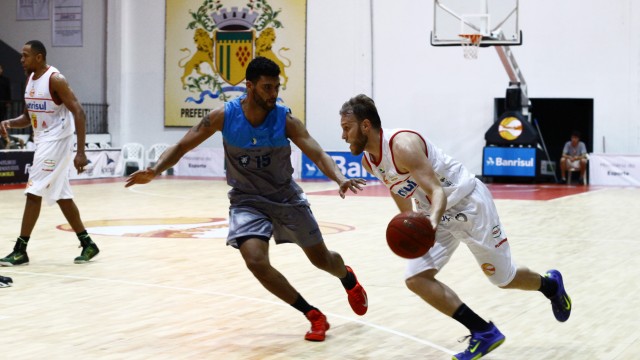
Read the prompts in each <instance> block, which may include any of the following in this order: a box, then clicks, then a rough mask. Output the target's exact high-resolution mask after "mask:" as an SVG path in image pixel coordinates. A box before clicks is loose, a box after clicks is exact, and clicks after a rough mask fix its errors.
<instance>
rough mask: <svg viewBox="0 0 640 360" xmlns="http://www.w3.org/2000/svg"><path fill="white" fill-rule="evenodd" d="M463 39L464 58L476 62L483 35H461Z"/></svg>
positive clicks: (461, 43)
mask: <svg viewBox="0 0 640 360" xmlns="http://www.w3.org/2000/svg"><path fill="white" fill-rule="evenodd" d="M459 36H460V37H461V38H462V41H461V42H460V45H462V51H463V53H464V58H465V59H469V60H475V59H477V58H478V49H479V48H480V43H481V42H482V34H460V35H459Z"/></svg>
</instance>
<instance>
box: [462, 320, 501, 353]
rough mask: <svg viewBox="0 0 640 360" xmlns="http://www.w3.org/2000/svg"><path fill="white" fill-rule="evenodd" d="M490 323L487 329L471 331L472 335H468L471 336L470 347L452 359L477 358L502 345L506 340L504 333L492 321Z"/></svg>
mask: <svg viewBox="0 0 640 360" xmlns="http://www.w3.org/2000/svg"><path fill="white" fill-rule="evenodd" d="M489 325H490V326H491V327H490V328H489V330H487V331H483V332H471V335H469V336H467V337H470V338H471V339H470V340H469V347H468V348H467V349H466V350H465V351H464V352H461V353H459V354H456V355H454V356H453V358H452V359H453V360H477V359H480V358H481V357H483V356H485V355H487V354H488V353H490V352H491V351H493V350H495V349H496V348H497V347H498V346H500V345H502V343H503V342H504V340H505V337H504V335H502V333H501V332H500V330H498V328H497V327H496V326H495V325H494V324H493V323H492V322H491V323H489Z"/></svg>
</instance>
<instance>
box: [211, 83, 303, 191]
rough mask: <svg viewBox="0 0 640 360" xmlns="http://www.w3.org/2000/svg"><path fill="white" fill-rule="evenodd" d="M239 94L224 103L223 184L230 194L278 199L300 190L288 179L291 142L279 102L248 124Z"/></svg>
mask: <svg viewBox="0 0 640 360" xmlns="http://www.w3.org/2000/svg"><path fill="white" fill-rule="evenodd" d="M244 98H245V95H243V96H240V97H238V98H236V99H234V100H232V101H230V102H227V103H225V105H224V126H223V128H222V137H223V145H224V150H225V152H224V153H225V163H226V172H227V184H229V185H230V186H231V187H232V188H233V189H232V191H231V193H238V192H239V193H244V194H250V195H262V196H265V197H267V198H269V199H271V200H274V201H280V200H283V199H284V198H286V197H287V196H291V195H292V191H293V193H299V192H301V190H300V188H299V187H298V186H297V184H295V182H294V181H293V179H292V174H293V166H292V165H291V144H290V142H289V139H288V138H287V135H286V118H287V114H288V113H290V112H291V110H290V109H289V108H288V107H286V106H283V105H280V104H276V107H275V108H274V109H273V110H271V111H270V112H269V114H268V115H267V117H266V119H265V120H264V122H263V123H262V124H260V125H258V126H256V127H254V126H253V125H251V123H250V122H249V120H247V118H246V117H245V116H244V112H243V111H242V105H241V100H242V99H244Z"/></svg>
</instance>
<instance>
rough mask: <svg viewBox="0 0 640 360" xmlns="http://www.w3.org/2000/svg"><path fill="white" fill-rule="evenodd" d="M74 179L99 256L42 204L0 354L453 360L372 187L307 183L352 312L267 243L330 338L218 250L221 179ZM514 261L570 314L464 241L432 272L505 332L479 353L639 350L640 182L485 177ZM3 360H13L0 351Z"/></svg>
mask: <svg viewBox="0 0 640 360" xmlns="http://www.w3.org/2000/svg"><path fill="white" fill-rule="evenodd" d="M123 185H124V181H123V179H118V180H117V181H115V182H81V183H75V184H74V187H73V188H74V193H75V196H76V202H77V204H78V206H79V208H80V211H81V214H82V217H83V220H84V222H85V224H86V225H87V227H88V229H89V232H90V233H91V234H92V237H93V239H94V240H95V241H96V242H97V244H98V245H99V246H100V249H101V253H100V255H99V256H98V257H97V258H96V259H95V261H93V262H92V263H89V264H84V265H76V264H73V258H74V257H75V256H77V255H78V254H79V253H80V249H78V248H77V246H78V242H77V240H76V239H75V235H74V234H73V233H72V232H69V231H68V226H67V225H66V224H65V220H64V218H63V216H62V214H61V213H60V211H59V209H58V208H57V207H43V209H42V212H41V216H40V221H39V223H38V224H37V226H36V229H35V231H34V233H33V235H32V240H31V241H30V244H29V257H30V259H31V263H30V264H29V265H28V266H20V267H11V268H10V267H2V268H0V274H1V275H4V276H11V277H12V278H13V279H14V282H15V283H14V286H13V287H11V288H4V289H0V342H1V343H2V349H3V350H2V352H0V359H2V358H7V359H8V358H20V359H253V360H262V359H274V360H275V359H278V360H280V359H318V360H320V359H322V360H324V359H362V360H365V359H371V360H374V359H375V360H378V359H380V360H386V359H394V360H395V359H450V358H451V354H453V353H456V352H458V351H461V350H463V349H464V348H465V346H466V344H465V343H459V342H458V339H460V338H461V337H463V336H465V335H467V332H466V329H465V328H463V327H462V326H461V325H459V324H458V323H457V322H455V321H454V320H452V319H450V318H447V317H445V316H443V315H441V314H440V313H438V312H437V311H436V310H434V309H432V308H431V307H429V306H428V305H427V304H425V303H424V302H422V301H421V300H419V299H418V298H417V297H416V296H415V295H413V294H412V293H411V292H410V291H409V290H408V289H406V287H405V286H404V282H403V272H404V260H402V259H400V258H398V257H396V256H395V255H394V254H392V253H391V252H390V250H388V248H387V245H386V242H385V239H384V230H385V227H386V223H387V221H388V220H389V219H390V218H391V217H392V216H393V215H394V214H395V212H396V209H395V205H394V204H393V201H392V200H391V199H390V198H389V197H388V196H386V192H385V191H384V190H381V187H380V185H376V184H370V185H369V186H368V188H367V189H365V190H364V192H363V193H361V194H359V195H357V196H349V195H347V198H346V199H340V198H339V197H338V196H337V191H336V186H335V184H333V183H325V182H303V183H301V185H302V186H303V188H304V189H305V190H306V191H307V193H308V195H309V200H310V202H311V205H312V209H313V211H314V214H315V215H316V217H317V219H318V221H319V222H320V224H321V226H322V230H323V232H324V234H325V240H326V242H327V245H328V247H329V248H330V249H332V250H335V251H338V252H339V253H341V254H342V256H343V257H344V259H345V261H346V263H347V264H349V265H351V266H352V267H353V268H354V269H355V271H356V273H357V275H358V277H359V280H360V282H361V283H362V284H363V285H364V287H365V288H366V290H367V292H368V294H369V312H368V313H367V314H366V315H365V316H362V317H359V316H357V315H355V314H353V313H352V311H351V309H350V307H349V305H348V303H347V299H346V295H345V292H344V290H343V288H342V286H341V285H340V282H339V281H338V280H337V279H335V278H333V277H332V276H330V275H329V274H326V273H324V272H322V271H320V270H317V269H315V268H314V267H313V266H312V265H311V264H310V263H309V262H308V260H307V259H306V258H305V257H304V254H303V253H302V251H301V250H300V249H299V248H297V247H296V246H295V245H291V244H287V245H279V246H275V245H272V246H271V261H272V263H273V264H274V265H275V266H276V267H277V268H278V269H279V270H280V271H281V272H282V273H283V274H284V275H285V276H286V277H287V278H288V279H289V281H290V282H291V283H292V284H293V285H294V286H295V287H296V288H297V289H298V290H299V291H300V292H301V293H302V295H303V296H304V297H305V298H306V299H307V300H308V301H309V302H310V303H311V304H312V305H314V306H316V307H318V308H320V309H321V310H322V311H323V312H324V313H325V314H326V315H327V316H328V320H329V322H330V323H331V329H330V330H329V331H328V333H327V339H326V341H325V342H322V343H312V342H306V341H304V340H303V336H304V333H305V332H306V331H307V329H308V322H307V320H306V319H305V318H304V317H303V316H302V315H301V314H300V313H298V312H297V311H296V310H294V309H293V308H291V307H290V306H288V305H286V304H283V303H282V302H280V300H278V299H277V298H275V297H274V296H273V295H271V294H270V293H268V292H267V291H266V290H265V289H263V288H262V286H261V285H260V284H259V283H258V282H257V281H256V280H255V279H254V278H253V277H252V276H251V275H250V273H249V272H248V271H247V270H246V268H245V266H244V264H243V262H242V259H241V257H240V255H239V253H238V252H237V250H235V249H233V248H231V247H227V246H225V241H224V236H225V234H226V216H227V211H228V200H227V197H226V192H227V190H228V188H227V186H226V184H225V183H224V182H223V181H221V180H211V179H209V180H204V179H177V178H170V177H168V178H162V179H157V180H156V181H154V182H152V183H150V184H148V185H145V186H136V187H133V188H131V189H125V188H124V186H123ZM491 189H492V192H493V193H494V194H495V196H496V204H497V206H498V210H499V212H500V214H501V218H502V221H503V223H504V225H505V227H506V231H507V234H508V236H509V243H510V244H511V248H512V252H513V255H514V257H515V259H516V261H517V262H518V263H519V264H521V265H526V266H528V267H530V268H532V269H534V270H536V271H538V272H544V271H546V270H548V269H550V268H556V269H559V270H560V271H562V273H563V275H564V277H565V284H566V287H567V290H568V291H569V294H570V295H571V297H572V299H573V304H574V310H573V313H572V315H571V318H570V319H569V321H568V322H566V323H562V324H561V323H558V322H556V320H555V319H554V317H553V315H552V312H551V307H550V305H549V303H548V301H547V300H546V299H545V298H544V297H543V296H542V295H541V294H540V293H538V292H531V293H525V292H521V291H514V290H511V291H507V290H501V289H498V288H496V287H494V286H492V285H491V284H490V282H489V281H487V280H486V278H485V276H484V275H483V273H482V272H481V271H480V269H479V267H478V266H477V265H476V263H475V261H474V260H473V258H472V257H471V255H470V253H469V251H468V250H467V248H466V247H464V246H463V245H461V246H460V248H459V249H458V251H457V253H456V256H454V258H453V259H452V261H451V262H450V263H449V264H448V265H447V266H446V267H445V268H444V269H443V271H442V272H441V274H440V275H439V277H440V279H441V280H443V281H444V282H445V283H447V284H448V285H449V286H451V287H452V288H453V289H454V290H456V291H457V292H458V294H459V295H460V296H461V298H462V299H463V301H465V302H466V303H467V304H468V305H469V306H470V307H471V308H472V309H474V310H475V311H476V312H477V313H478V314H480V315H481V316H483V317H484V318H485V319H487V320H491V321H493V322H494V323H496V324H497V326H498V327H499V328H500V329H501V331H502V332H503V333H504V334H505V335H506V338H507V340H506V342H505V343H504V344H503V345H502V346H501V347H500V348H499V349H498V350H496V351H495V352H493V353H492V354H490V355H489V356H487V357H486V359H527V360H528V359H535V360H537V359H563V360H568V359H576V360H578V359H579V360H583V359H607V360H614V359H616V360H617V359H634V358H636V357H638V354H639V353H640V335H639V332H638V329H639V327H640V315H639V314H640V310H639V309H640V300H639V296H638V293H639V292H640V291H639V287H638V283H637V282H636V281H637V279H639V278H640V267H639V266H638V260H639V259H640V257H639V255H638V254H639V250H640V239H639V238H638V233H639V231H638V229H639V228H640V220H639V219H640V189H638V188H613V187H612V188H592V187H580V188H578V187H575V186H574V187H571V188H568V187H566V186H562V187H561V186H556V185H548V186H526V185H518V186H509V185H496V186H492V187H491ZM0 199H1V200H0V203H1V204H2V206H1V207H0V219H2V220H1V221H2V223H1V225H2V226H0V239H2V241H0V252H2V254H0V255H1V256H4V255H6V254H8V253H9V252H10V251H11V249H12V247H13V245H14V243H13V241H14V240H15V237H16V236H17V235H18V231H19V227H20V220H21V217H22V210H23V206H24V196H23V194H22V189H20V188H15V187H6V186H5V187H0ZM10 354H13V355H10Z"/></svg>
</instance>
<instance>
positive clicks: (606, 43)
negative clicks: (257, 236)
mask: <svg viewBox="0 0 640 360" xmlns="http://www.w3.org/2000/svg"><path fill="white" fill-rule="evenodd" d="M469 1H471V0H469ZM159 3H160V1H158V0H135V1H134V0H108V1H107V4H108V6H107V7H108V26H107V29H108V31H107V41H106V43H107V63H106V65H104V67H106V69H107V70H106V74H107V80H106V84H107V91H106V98H107V102H108V103H109V104H110V107H109V112H110V124H109V126H110V129H111V132H112V135H113V139H114V143H115V144H116V145H120V144H122V143H125V142H131V141H137V142H141V143H143V144H144V145H145V146H147V147H148V146H149V145H151V144H153V143H156V142H170V143H172V142H175V141H176V140H177V139H179V138H180V137H181V136H182V134H183V133H184V131H185V129H164V127H163V106H162V102H163V77H164V70H163V67H164V21H165V7H164V5H162V6H158V4H159ZM84 4H85V23H84V24H85V33H86V36H85V46H86V47H87V49H85V50H81V49H73V48H53V49H52V53H51V56H50V59H51V62H52V63H53V64H56V65H57V66H60V67H61V68H62V70H63V71H65V73H66V75H67V77H69V78H70V81H71V83H72V85H73V86H74V89H76V91H80V92H81V94H82V96H83V98H82V101H85V102H88V101H99V100H100V96H101V94H97V93H96V94H94V95H91V94H93V92H96V91H97V92H99V90H97V89H98V88H99V87H100V85H99V84H100V79H101V75H99V74H101V72H100V70H99V69H100V62H99V58H100V56H101V55H100V54H101V53H100V51H102V50H101V49H102V47H100V46H98V45H96V44H98V43H99V42H100V39H99V38H100V37H99V36H93V35H90V34H92V33H94V31H95V32H96V33H98V34H100V33H101V31H103V30H104V21H103V18H104V14H103V13H100V11H96V10H95V9H98V8H100V6H103V5H99V4H104V2H100V1H84ZM370 4H372V6H373V9H372V11H371V9H370ZM520 6H521V14H520V25H521V28H522V29H523V32H524V43H523V45H522V46H519V47H513V48H512V50H513V52H514V54H515V57H516V59H517V61H518V63H519V65H520V67H521V69H522V71H523V74H524V76H525V78H526V80H527V83H528V87H529V96H530V97H533V98H554V97H558V98H593V99H594V141H593V144H594V151H596V152H601V151H602V150H603V149H602V139H603V138H604V139H605V140H606V152H607V153H640V41H638V40H637V34H638V33H640V4H639V3H638V2H637V1H635V0H616V1H610V2H602V1H596V0H566V1H563V2H557V1H551V0H538V1H520ZM432 8H433V2H432V1H431V0H394V1H388V0H348V1H345V0H308V19H307V23H308V31H307V114H306V118H307V124H308V127H309V130H310V132H311V133H312V135H314V137H316V139H317V140H318V141H319V142H320V144H321V145H322V146H324V147H325V148H326V149H327V150H346V149H347V147H346V146H345V144H344V142H342V140H341V139H340V129H339V126H338V121H339V120H338V115H337V111H338V109H339V108H340V106H341V105H342V103H343V102H344V101H345V100H347V99H348V98H349V97H350V96H353V95H355V94H357V93H360V92H363V93H367V94H373V96H374V98H375V100H376V103H377V104H378V107H379V109H380V113H381V115H382V119H383V125H384V126H387V127H396V126H403V127H412V128H415V129H417V130H419V131H422V132H424V134H425V135H426V136H428V137H429V138H431V139H432V140H433V141H434V142H436V144H438V145H439V146H440V147H442V148H443V149H444V150H446V151H447V152H449V153H451V154H452V155H454V156H455V157H457V158H459V159H460V160H461V161H462V162H463V163H465V164H466V165H467V166H468V167H469V168H470V169H471V170H472V171H473V172H476V173H479V172H480V169H481V152H482V147H483V145H484V133H485V131H486V130H487V129H488V127H489V126H490V125H491V122H492V117H493V99H494V98H495V97H504V95H505V90H506V87H507V85H508V77H507V75H506V72H505V71H504V68H503V67H502V64H501V63H500V61H499V59H498V56H497V54H496V52H495V50H494V49H492V48H482V49H480V54H479V59H478V60H476V61H469V60H464V59H463V56H462V50H461V49H460V48H457V47H453V48H434V47H431V46H430V45H429V32H430V30H431V26H432V25H431V19H432V12H433V9H432ZM371 12H373V27H374V30H373V31H372V30H371V26H370V20H371V18H370V14H371ZM0 13H2V14H3V21H2V22H0V38H2V39H4V40H5V41H7V42H8V43H10V44H11V45H13V46H15V47H16V48H20V47H21V46H22V44H23V43H24V42H25V41H26V40H28V39H27V38H29V39H30V38H43V40H46V41H49V42H50V23H49V22H46V24H44V22H42V23H41V22H29V23H23V22H15V21H13V22H12V21H4V17H6V15H4V14H13V13H15V1H0ZM92 16H93V18H92ZM101 22H102V25H101ZM100 29H103V30H100ZM372 33H373V39H374V41H373V48H372V47H371V46H372V41H371V34H372ZM94 37H95V38H96V40H95V41H90V40H89V38H94ZM45 44H47V43H45ZM93 46H95V47H96V48H95V49H94V48H93ZM80 51H81V52H82V54H81V56H79V55H78V54H79V52H80ZM87 59H89V60H87ZM372 64H373V69H372ZM102 73H104V72H102ZM94 84H96V85H94ZM372 84H373V85H372ZM89 95H91V96H89ZM102 96H104V95H102ZM89 97H91V98H89ZM214 138H215V139H214V140H212V141H209V142H208V143H207V144H206V145H205V146H216V147H217V146H221V140H220V136H219V135H216V136H215V137H214Z"/></svg>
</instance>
